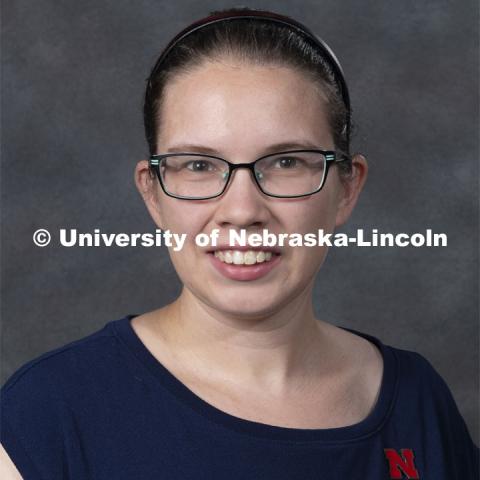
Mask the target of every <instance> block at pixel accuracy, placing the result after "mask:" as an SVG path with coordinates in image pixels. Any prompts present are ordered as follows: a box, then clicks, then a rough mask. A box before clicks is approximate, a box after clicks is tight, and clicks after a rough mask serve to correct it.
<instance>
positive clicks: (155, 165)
mask: <svg viewBox="0 0 480 480" xmlns="http://www.w3.org/2000/svg"><path fill="white" fill-rule="evenodd" d="M287 153H320V154H322V155H323V156H324V157H325V172H324V174H323V178H322V182H321V184H320V186H319V187H318V188H317V189H316V190H314V191H313V192H310V193H304V194H302V195H275V194H272V193H267V192H265V191H264V190H263V188H262V186H261V185H260V182H259V181H258V178H257V176H256V175H255V165H256V163H257V162H259V161H260V160H263V159H265V158H268V157H273V156H276V155H283V154H287ZM181 155H190V156H193V157H201V158H213V159H216V160H222V161H223V162H225V163H226V164H227V165H228V177H227V181H226V182H225V185H224V187H223V189H222V190H221V191H220V193H218V194H216V195H210V196H207V197H185V196H183V195H175V194H173V193H170V192H169V191H168V190H167V188H166V186H165V184H164V183H163V180H162V175H161V174H160V164H161V162H162V160H163V159H164V158H167V157H178V156H181ZM346 160H348V157H347V156H344V155H343V156H341V157H340V158H337V154H336V152H335V151H333V150H320V149H302V150H287V151H283V152H276V153H269V154H268V155H263V156H262V157H260V158H257V159H256V160H255V161H253V162H250V163H231V162H229V161H228V160H226V159H225V158H222V157H217V156H215V155H207V154H204V153H190V152H179V153H177V152H175V153H161V154H156V155H152V156H151V157H150V159H149V166H150V168H151V169H152V170H153V171H154V172H155V173H156V175H157V178H158V180H159V182H160V185H161V187H162V190H163V191H164V193H165V195H168V196H169V197H172V198H178V199H180V200H209V199H211V198H217V197H220V196H221V195H223V193H224V192H225V190H226V189H227V187H228V185H229V184H230V180H231V178H232V173H233V172H234V171H235V170H236V169H238V168H246V169H247V170H250V171H251V172H252V176H253V179H254V181H255V184H256V185H257V187H258V188H259V189H260V191H261V192H262V193H263V194H264V195H267V196H269V197H274V198H300V197H308V196H310V195H314V194H315V193H318V192H319V191H320V190H321V189H322V188H323V186H324V185H325V182H326V181H327V176H328V171H329V169H330V166H331V165H332V164H333V163H338V162H344V161H346Z"/></svg>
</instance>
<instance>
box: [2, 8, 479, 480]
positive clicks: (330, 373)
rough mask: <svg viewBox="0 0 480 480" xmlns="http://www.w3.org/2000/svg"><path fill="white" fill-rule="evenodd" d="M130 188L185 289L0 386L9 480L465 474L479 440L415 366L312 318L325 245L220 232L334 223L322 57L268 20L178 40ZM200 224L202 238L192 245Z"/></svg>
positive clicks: (260, 16) (336, 92) (354, 194)
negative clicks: (234, 242)
mask: <svg viewBox="0 0 480 480" xmlns="http://www.w3.org/2000/svg"><path fill="white" fill-rule="evenodd" d="M145 127H146V136H147V140H148V143H149V148H150V153H151V158H150V159H149V160H148V161H147V160H142V161H140V162H139V163H138V165H137V167H136V170H135V181H136V184H137V187H138V189H139V191H140V193H141V194H142V196H143V199H144V201H145V204H146V206H147V208H148V210H149V212H150V214H151V216H152V218H153V220H154V222H155V224H156V225H157V226H158V227H160V228H162V229H169V230H170V231H172V232H175V233H186V234H187V241H186V243H185V246H184V248H183V249H182V250H180V251H175V250H174V249H172V248H170V249H169V254H170V257H171V260H172V262H173V264H174V266H175V269H176V271H177V273H178V275H179V277H180V279H181V280H182V282H183V289H182V293H181V295H180V296H179V298H178V299H177V300H176V301H175V302H173V303H172V304H170V305H167V306H165V307H163V308H160V309H158V310H155V311H152V312H148V313H145V314H142V315H128V316H127V317H125V318H123V319H120V320H116V321H113V322H110V323H108V324H107V325H106V326H105V327H104V328H103V329H102V330H100V331H98V332H95V333H93V334H92V335H90V336H88V337H86V338H83V339H81V340H78V341H76V342H73V343H71V344H68V345H66V346H64V347H62V348H59V349H56V350H54V351H52V352H49V353H47V354H44V355H42V356H41V357H39V358H38V359H36V360H34V361H32V362H29V363H28V364H26V365H25V366H24V367H22V368H21V369H20V370H19V371H17V372H16V373H15V374H14V375H13V376H12V377H11V378H10V379H9V381H8V382H7V384H6V385H5V386H4V387H3V390H2V444H3V446H4V447H5V451H6V453H7V454H8V455H9V457H10V458H11V460H12V461H13V463H14V464H15V465H16V466H17V468H18V470H19V472H20V473H21V474H22V475H23V477H24V478H25V479H30V478H31V479H33V478H48V479H57V478H72V479H86V478H95V479H103V478H105V479H112V478H115V479H151V478H166V479H190V478H192V479H193V478H195V479H198V478H208V479H212V478H215V479H217V478H218V479H234V478H239V479H240V478H241V479H245V478H258V479H289V480H291V479H310V478H312V479H313V478H329V479H331V478H342V479H343V478H368V479H372V480H374V479H384V478H436V479H442V478H445V479H447V478H448V479H452V478H458V479H460V478H462V479H466V478H472V479H473V478H477V477H478V448H477V447H476V446H475V445H474V444H473V442H472V440H471V438H470V436H469V433H468V430H467V428H466V425H465V422H464V421H463V419H462V417H461V415H460V413H459V411H458V409H457V407H456V405H455V402H454V399H453V397H452V395H451V393H450V391H449V389H448V387H447V385H446V384H445V382H444V381H443V379H442V378H441V377H440V376H439V374H438V373H437V372H436V371H435V370H434V369H433V367H432V366H431V365H430V364H429V362H428V361H427V360H426V359H425V358H423V357H422V356H421V355H419V354H417V353H414V352H409V351H405V350H400V349H397V348H394V347H390V346H387V345H384V344H382V342H381V341H380V340H378V339H377V338H375V337H372V336H370V335H367V334H365V333H361V332H356V331H353V330H349V329H347V328H338V327H335V326H334V325H332V324H330V323H328V322H327V321H324V320H320V319H317V318H315V315H314V313H313V309H312V288H313V282H314V279H315V276H316V273H317V272H318V270H319V269H320V267H321V265H322V263H323V261H324V259H325V256H326V253H327V249H326V247H315V248H311V247H291V246H284V247H280V248H269V247H265V246H261V247H258V248H253V247H249V246H247V247H245V248H243V249H242V248H240V247H238V246H231V245H229V243H228V238H229V232H230V231H235V232H240V231H241V230H244V231H246V232H247V233H248V234H253V233H261V232H262V231H263V230H264V229H267V230H268V231H269V232H273V233H275V234H280V233H284V232H287V233H292V232H295V233H300V234H305V233H308V232H316V231H317V230H319V229H323V230H324V231H325V232H333V231H334V230H335V228H336V227H337V226H339V225H341V224H343V223H344V222H345V221H346V220H347V219H348V217H349V215H350V214H351V212H352V210H353V208H354V206H355V203H356V201H357V198H358V195H359V194H360V191H361V190H362V187H363V185H364V182H365V179H366V175H367V163H366V160H365V158H364V157H363V156H362V155H360V154H355V155H350V153H349V133H350V128H351V125H350V105H349V98H348V91H347V87H346V83H345V81H344V79H343V74H342V71H341V68H340V66H339V65H338V62H337V61H336V59H335V57H334V55H333V54H332V52H331V51H330V50H329V48H328V47H327V46H326V45H325V44H323V42H321V41H320V40H319V39H316V38H315V37H313V36H312V34H311V33H310V32H308V30H306V29H305V27H303V26H301V25H300V24H298V23H297V22H295V21H294V20H292V19H289V18H287V17H283V16H279V15H276V14H274V13H271V12H264V11H253V10H248V9H233V10H227V11H223V12H217V13H216V14H214V15H212V16H210V17H207V18H206V19H202V20H200V21H199V22H196V23H195V24H194V25H192V26H190V27H188V28H187V29H186V30H184V31H183V32H181V33H180V34H179V35H178V36H177V37H176V38H175V39H174V40H173V41H172V42H171V43H170V44H169V46H167V48H166V50H165V51H164V53H163V54H162V56H161V57H160V58H159V60H158V62H157V64H156V65H155V67H154V68H153V70H152V72H151V75H150V78H149V81H148V85H147V92H146V97H145ZM215 230H218V232H219V240H218V243H217V245H216V246H207V247H200V246H199V245H198V244H197V243H195V241H194V239H195V237H196V235H198V234H200V233H205V234H211V233H212V232H213V231H215Z"/></svg>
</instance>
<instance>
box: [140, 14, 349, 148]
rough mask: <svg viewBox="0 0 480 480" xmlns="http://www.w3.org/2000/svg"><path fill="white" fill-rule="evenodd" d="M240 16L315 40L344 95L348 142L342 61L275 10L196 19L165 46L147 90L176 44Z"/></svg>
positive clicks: (296, 24) (345, 83)
mask: <svg viewBox="0 0 480 480" xmlns="http://www.w3.org/2000/svg"><path fill="white" fill-rule="evenodd" d="M239 18H245V19H261V20H268V21H270V22H274V23H277V24H280V25H286V26H288V27H290V28H292V29H294V30H296V31H297V32H298V33H300V34H301V35H303V36H304V37H307V38H308V39H309V40H311V41H312V42H313V44H314V45H315V46H316V47H317V48H318V49H319V50H320V51H321V53H322V57H323V58H324V59H325V60H327V63H328V64H329V66H330V68H331V69H332V72H333V76H334V79H335V83H336V84H337V87H338V88H339V90H340V94H341V96H342V99H343V102H344V104H345V107H346V110H347V115H346V121H345V127H346V138H347V142H348V141H349V139H350V127H351V126H350V124H351V120H350V117H351V108H350V96H349V93H348V87H347V82H346V80H345V77H344V74H343V70H342V67H341V65H340V62H339V61H338V59H337V57H336V56H335V54H334V53H333V51H332V50H331V48H330V47H329V46H328V45H327V44H326V43H325V42H324V41H323V40H322V39H321V38H320V37H318V36H317V35H315V34H314V33H313V32H312V31H311V30H309V29H308V28H307V27H305V26H304V25H303V24H301V23H300V22H298V21H296V20H293V19H292V18H290V17H286V16H284V15H280V14H277V13H273V12H268V11H264V10H238V11H236V12H235V11H233V12H232V11H226V12H218V13H213V14H211V15H209V16H207V17H204V18H201V19H200V20H197V21H195V22H194V23H192V24H191V25H189V26H188V27H186V28H184V29H183V30H182V31H181V32H179V33H178V34H177V35H176V36H175V37H174V38H173V39H172V40H171V41H170V42H169V43H168V45H167V46H166V47H165V49H164V50H163V52H162V53H161V55H160V57H159V58H158V60H157V62H156V64H155V66H154V67H153V70H152V72H151V74H150V77H149V82H148V86H147V90H148V89H149V88H150V81H151V80H150V79H151V78H152V77H153V75H154V73H155V72H156V71H157V70H158V69H159V68H160V66H161V64H162V63H163V61H164V60H165V57H166V56H167V55H168V54H169V53H170V51H171V50H172V49H173V48H174V47H175V45H176V44H177V43H178V42H180V41H181V40H183V39H184V38H185V37H187V36H188V35H190V34H191V33H193V32H196V31H197V30H200V29H201V28H203V27H206V26H207V25H212V24H215V23H220V22H225V21H229V20H236V19H239Z"/></svg>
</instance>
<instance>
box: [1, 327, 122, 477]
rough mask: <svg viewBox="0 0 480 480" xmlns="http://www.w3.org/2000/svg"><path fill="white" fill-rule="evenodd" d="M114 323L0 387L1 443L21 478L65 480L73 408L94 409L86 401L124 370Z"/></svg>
mask: <svg viewBox="0 0 480 480" xmlns="http://www.w3.org/2000/svg"><path fill="white" fill-rule="evenodd" d="M113 323H115V321H113V322H109V323H107V324H106V325H105V326H104V327H103V328H102V329H100V330H98V331H96V332H94V333H92V334H90V335H88V336H86V337H83V338H81V339H79V340H75V341H73V342H70V343H68V344H66V345H63V346H61V347H58V348H55V349H53V350H50V351H48V352H46V353H44V354H42V355H40V356H38V357H36V358H34V359H33V360H30V361H29V362H27V363H25V364H24V365H23V366H22V367H20V368H19V369H18V370H17V371H16V372H15V373H14V374H13V375H11V376H10V378H9V379H8V380H7V382H6V383H5V384H4V385H3V387H2V388H1V390H0V423H1V425H2V428H1V429H0V443H1V444H2V445H3V447H4V448H5V450H6V452H8V455H9V456H10V458H11V459H12V460H13V462H14V464H15V465H16V466H17V468H18V470H19V471H20V472H21V473H22V475H24V477H25V478H64V476H63V475H64V471H63V469H64V462H65V461H66V460H65V458H64V455H67V450H68V448H67V446H68V445H70V443H69V442H73V440H72V438H73V436H74V435H75V434H74V432H75V428H76V427H75V425H76V424H75V416H74V415H73V414H72V405H76V406H78V407H80V411H86V412H88V408H95V406H94V405H93V404H92V401H91V400H92V399H95V398H99V399H100V400H99V401H101V398H102V392H103V388H108V382H112V381H116V380H115V376H117V377H118V378H120V373H118V372H122V371H125V367H124V366H123V363H122V361H121V355H119V350H118V342H119V340H118V339H117V337H116V335H115V332H114V329H113V328H112V326H113V325H112V324H113ZM112 372H117V374H115V373H112ZM118 381H120V380H118ZM72 444H73V443H72Z"/></svg>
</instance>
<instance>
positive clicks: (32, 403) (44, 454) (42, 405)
mask: <svg viewBox="0 0 480 480" xmlns="http://www.w3.org/2000/svg"><path fill="white" fill-rule="evenodd" d="M27 365H28V364H27ZM45 374H46V372H44V371H42V368H41V367H39V366H35V365H33V366H24V367H22V369H20V370H19V371H18V372H16V373H15V374H14V375H13V376H12V377H11V378H10V379H9V380H8V381H7V383H6V384H5V385H4V386H3V388H2V389H1V392H0V443H2V445H3V447H4V449H5V451H6V452H7V453H8V455H9V456H10V458H11V459H12V461H13V463H14V464H15V466H16V467H17V469H18V471H19V472H20V474H21V475H22V477H23V478H24V480H34V479H35V480H39V479H42V480H43V479H45V480H56V479H65V478H68V474H66V472H65V471H64V463H65V462H64V435H63V428H62V425H63V421H62V418H61V417H62V406H61V404H62V402H61V401H59V400H58V399H57V398H55V395H53V392H52V389H51V386H50V379H49V378H46V375H45Z"/></svg>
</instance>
